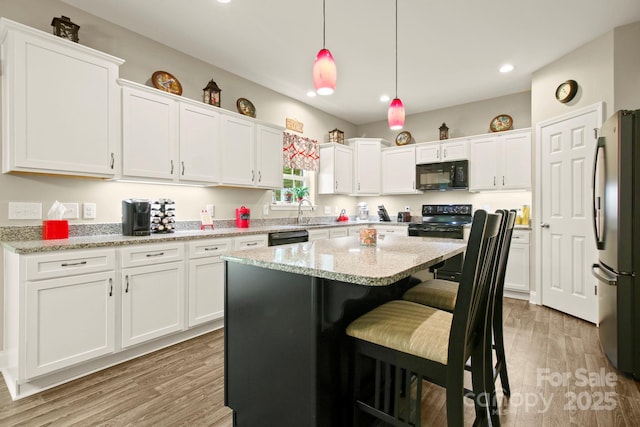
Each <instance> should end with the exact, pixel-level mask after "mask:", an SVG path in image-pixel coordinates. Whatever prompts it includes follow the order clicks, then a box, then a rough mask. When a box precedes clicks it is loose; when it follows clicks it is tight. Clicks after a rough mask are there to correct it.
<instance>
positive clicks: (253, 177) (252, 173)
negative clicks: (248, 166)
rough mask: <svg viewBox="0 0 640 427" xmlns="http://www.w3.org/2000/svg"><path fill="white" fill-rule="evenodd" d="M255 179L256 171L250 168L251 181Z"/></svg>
mask: <svg viewBox="0 0 640 427" xmlns="http://www.w3.org/2000/svg"><path fill="white" fill-rule="evenodd" d="M255 180H256V173H255V171H254V170H253V169H252V170H251V182H254V181H255Z"/></svg>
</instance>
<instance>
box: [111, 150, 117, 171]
mask: <svg viewBox="0 0 640 427" xmlns="http://www.w3.org/2000/svg"><path fill="white" fill-rule="evenodd" d="M115 162H116V158H115V156H114V155H113V153H111V169H113V166H114V165H115Z"/></svg>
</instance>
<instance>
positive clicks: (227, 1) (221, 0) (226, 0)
mask: <svg viewBox="0 0 640 427" xmlns="http://www.w3.org/2000/svg"><path fill="white" fill-rule="evenodd" d="M230 2H231V0H218V3H230Z"/></svg>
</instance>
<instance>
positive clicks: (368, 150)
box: [347, 138, 389, 195]
mask: <svg viewBox="0 0 640 427" xmlns="http://www.w3.org/2000/svg"><path fill="white" fill-rule="evenodd" d="M347 143H348V144H349V146H350V147H352V148H353V150H354V156H353V175H354V179H353V187H354V188H353V193H354V194H358V195H377V194H380V190H381V184H382V171H381V166H382V164H381V150H382V147H386V146H388V145H389V143H388V142H387V141H385V140H383V139H379V138H351V139H348V140H347Z"/></svg>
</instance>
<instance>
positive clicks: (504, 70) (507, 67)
mask: <svg viewBox="0 0 640 427" xmlns="http://www.w3.org/2000/svg"><path fill="white" fill-rule="evenodd" d="M509 71H513V65H511V64H504V65H503V66H502V67H500V72H501V73H508V72H509Z"/></svg>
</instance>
